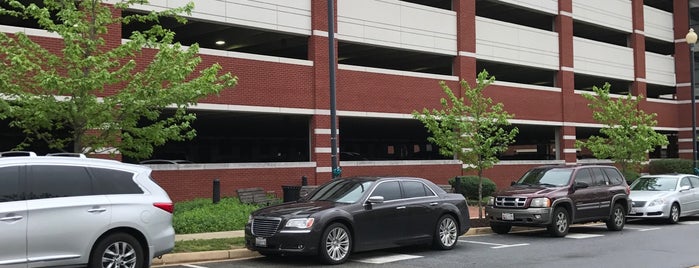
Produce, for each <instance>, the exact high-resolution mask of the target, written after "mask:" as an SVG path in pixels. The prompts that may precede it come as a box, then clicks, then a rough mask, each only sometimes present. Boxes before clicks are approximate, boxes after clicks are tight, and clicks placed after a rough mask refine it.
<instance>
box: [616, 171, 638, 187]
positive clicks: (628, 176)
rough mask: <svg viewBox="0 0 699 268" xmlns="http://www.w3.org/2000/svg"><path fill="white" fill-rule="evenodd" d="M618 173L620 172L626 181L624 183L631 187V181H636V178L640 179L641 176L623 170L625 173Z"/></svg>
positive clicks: (634, 172)
mask: <svg viewBox="0 0 699 268" xmlns="http://www.w3.org/2000/svg"><path fill="white" fill-rule="evenodd" d="M620 171H621V174H622V175H624V178H625V179H626V183H628V184H629V185H631V183H632V182H633V181H635V180H636V179H638V177H641V174H639V173H638V172H636V171H633V170H625V171H624V170H620Z"/></svg>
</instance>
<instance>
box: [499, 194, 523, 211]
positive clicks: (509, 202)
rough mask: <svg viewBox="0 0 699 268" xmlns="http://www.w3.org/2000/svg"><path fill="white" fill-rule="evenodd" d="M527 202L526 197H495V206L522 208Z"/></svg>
mask: <svg viewBox="0 0 699 268" xmlns="http://www.w3.org/2000/svg"><path fill="white" fill-rule="evenodd" d="M526 202H527V198H526V197H511V196H498V197H495V206H496V207H503V208H523V207H524V203H526Z"/></svg>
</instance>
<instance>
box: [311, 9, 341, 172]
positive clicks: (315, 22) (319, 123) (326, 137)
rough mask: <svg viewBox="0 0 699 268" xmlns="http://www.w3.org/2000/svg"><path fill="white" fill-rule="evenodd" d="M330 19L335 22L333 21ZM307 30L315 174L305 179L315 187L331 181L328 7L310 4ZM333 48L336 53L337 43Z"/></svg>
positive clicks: (312, 152)
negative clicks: (310, 68)
mask: <svg viewBox="0 0 699 268" xmlns="http://www.w3.org/2000/svg"><path fill="white" fill-rule="evenodd" d="M335 14H337V0H335ZM333 19H335V20H336V18H333ZM335 25H337V23H335ZM311 27H312V29H313V33H312V35H311V37H310V39H309V42H308V57H309V59H310V60H312V61H313V89H314V100H315V104H314V106H315V109H316V111H319V112H316V114H315V115H313V117H312V118H311V123H310V128H311V129H310V132H311V133H310V135H311V141H310V142H311V161H315V162H316V174H315V177H314V178H311V177H309V178H308V179H309V184H316V185H317V184H321V183H324V182H326V181H329V180H330V179H332V159H331V153H330V151H331V144H330V136H331V135H330V71H329V65H330V63H329V59H330V57H329V55H328V52H329V50H328V4H327V2H326V1H311ZM334 47H335V51H336V52H337V42H336V43H335V46H334ZM335 55H337V53H336V54H335ZM338 128H339V126H338ZM338 136H339V132H338ZM338 146H339V142H338ZM338 153H339V151H338Z"/></svg>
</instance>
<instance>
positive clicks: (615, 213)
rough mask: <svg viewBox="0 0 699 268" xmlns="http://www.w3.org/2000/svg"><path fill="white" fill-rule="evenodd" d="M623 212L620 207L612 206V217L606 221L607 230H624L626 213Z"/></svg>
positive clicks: (618, 205) (617, 205)
mask: <svg viewBox="0 0 699 268" xmlns="http://www.w3.org/2000/svg"><path fill="white" fill-rule="evenodd" d="M624 211H625V210H624V207H623V206H622V205H620V204H614V208H613V209H612V215H610V216H609V219H608V220H607V229H609V230H610V231H621V229H624V223H626V213H624Z"/></svg>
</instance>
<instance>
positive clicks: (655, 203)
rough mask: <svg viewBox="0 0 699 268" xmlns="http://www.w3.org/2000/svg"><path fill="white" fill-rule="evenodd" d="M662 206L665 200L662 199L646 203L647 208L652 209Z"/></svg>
mask: <svg viewBox="0 0 699 268" xmlns="http://www.w3.org/2000/svg"><path fill="white" fill-rule="evenodd" d="M662 204H665V199H664V198H658V199H655V200H653V201H650V203H648V206H649V207H654V206H660V205H662Z"/></svg>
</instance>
